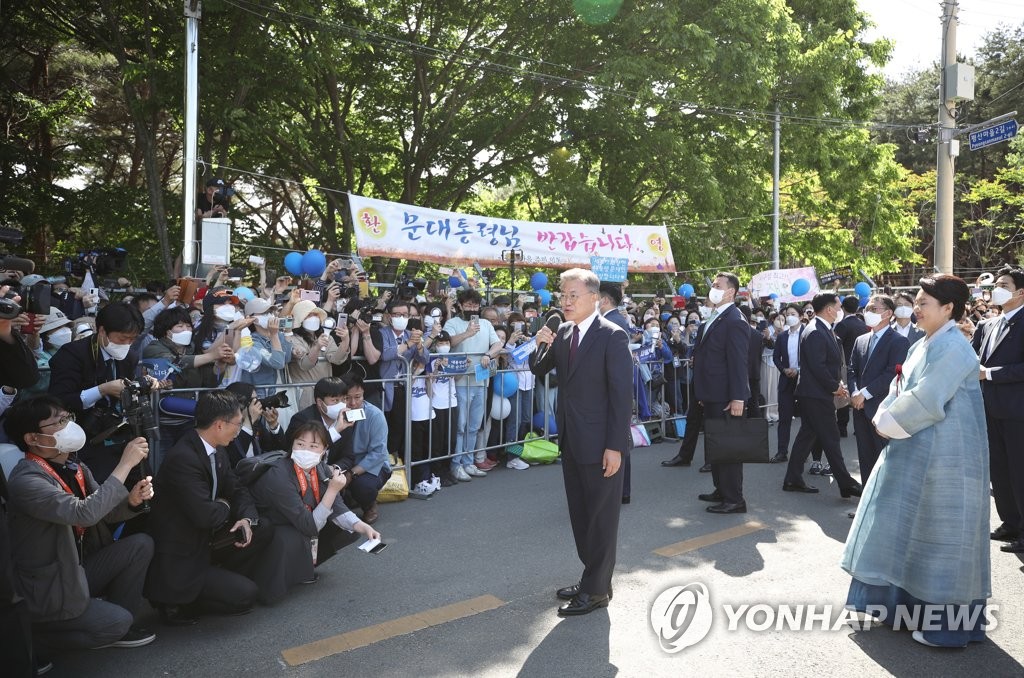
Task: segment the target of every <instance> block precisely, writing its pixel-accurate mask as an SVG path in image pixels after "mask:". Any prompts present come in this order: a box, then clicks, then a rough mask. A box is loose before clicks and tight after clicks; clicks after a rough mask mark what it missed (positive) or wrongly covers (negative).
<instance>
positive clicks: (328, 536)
mask: <svg viewBox="0 0 1024 678" xmlns="http://www.w3.org/2000/svg"><path fill="white" fill-rule="evenodd" d="M330 442H331V439H330V437H329V436H328V435H327V429H326V428H325V427H324V425H323V424H321V423H320V422H318V421H306V422H303V423H300V424H298V425H297V426H295V427H294V428H293V429H292V430H291V431H290V432H289V437H288V441H287V446H286V448H285V449H286V450H287V451H288V456H287V457H284V458H282V459H278V460H277V461H275V462H273V463H272V464H271V465H270V466H269V468H268V469H267V470H266V472H265V473H263V474H262V475H260V476H259V478H257V480H256V481H255V482H254V483H253V484H252V486H251V487H250V488H249V490H250V492H252V496H253V498H254V499H255V500H256V506H257V507H258V508H259V511H260V515H262V516H263V518H264V519H265V520H267V521H269V522H270V523H271V524H273V525H274V544H273V546H271V549H270V551H271V552H272V553H273V554H274V557H275V559H277V560H276V561H271V560H269V559H268V560H265V561H264V562H262V563H261V564H260V567H259V569H258V571H257V572H256V576H255V579H256V583H257V585H259V587H260V591H261V594H262V595H263V597H264V598H265V599H266V600H268V601H275V600H279V599H281V598H283V597H284V595H285V593H287V592H288V589H289V587H291V586H293V585H294V584H312V583H314V582H315V581H316V580H317V578H318V576H317V574H316V572H315V571H314V569H313V568H314V567H316V566H318V565H320V564H321V563H323V562H324V561H326V560H327V559H328V558H330V557H331V556H333V555H334V554H335V553H337V552H338V551H339V550H341V549H342V548H344V547H346V546H348V545H349V544H351V543H352V542H354V541H355V540H356V539H358V535H360V534H361V535H363V536H365V537H366V538H368V539H380V533H379V532H377V531H376V530H374V529H373V528H372V527H370V526H369V525H367V524H366V523H364V522H363V521H361V520H359V518H357V517H356V514H355V513H353V512H352V511H351V510H349V508H348V507H347V506H345V504H344V502H343V501H342V499H341V492H342V490H344V488H345V485H346V484H347V482H348V481H347V479H346V477H345V474H344V473H343V472H342V470H341V469H340V468H338V467H337V466H328V465H327V464H326V463H324V462H325V457H326V453H327V448H328V447H329V446H330Z"/></svg>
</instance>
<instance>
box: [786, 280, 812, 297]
mask: <svg viewBox="0 0 1024 678" xmlns="http://www.w3.org/2000/svg"><path fill="white" fill-rule="evenodd" d="M790 291H791V292H792V293H793V296H794V297H802V296H804V295H805V294H807V293H808V292H810V291H811V283H809V282H807V280H806V279H804V278H797V279H796V280H794V281H793V287H792V288H791V289H790Z"/></svg>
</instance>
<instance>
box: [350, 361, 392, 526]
mask: <svg viewBox="0 0 1024 678" xmlns="http://www.w3.org/2000/svg"><path fill="white" fill-rule="evenodd" d="M342 381H343V382H344V387H343V388H344V393H342V397H343V398H344V402H345V409H346V410H362V411H363V413H364V414H365V415H366V418H365V419H360V420H357V421H356V422H355V426H354V429H353V432H352V451H353V454H354V456H355V462H356V463H355V466H353V467H352V482H351V483H350V485H349V493H350V495H351V497H352V503H349V504H348V505H349V506H354V505H358V506H359V507H360V508H361V509H362V510H363V516H362V517H363V522H364V523H366V524H367V525H373V524H374V523H375V522H377V518H378V517H379V513H378V512H377V494H378V493H379V492H380V488H382V487H384V483H386V482H387V481H388V479H389V478H390V477H391V464H389V463H388V423H387V420H386V419H385V418H384V413H383V412H381V410H380V408H378V407H377V406H376V405H374V404H372V403H369V402H366V401H364V400H363V392H364V390H363V379H362V377H360V376H359V375H357V374H354V373H351V372H350V373H349V374H347V375H345V376H344V377H342Z"/></svg>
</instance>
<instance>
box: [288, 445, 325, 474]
mask: <svg viewBox="0 0 1024 678" xmlns="http://www.w3.org/2000/svg"><path fill="white" fill-rule="evenodd" d="M292 463H293V464H295V465H296V466H298V467H299V468H301V469H302V470H303V471H308V470H309V469H311V468H313V467H314V466H316V465H317V464H319V463H320V453H319V452H314V451H313V450H304V449H302V448H300V447H295V448H292Z"/></svg>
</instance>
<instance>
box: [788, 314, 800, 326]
mask: <svg viewBox="0 0 1024 678" xmlns="http://www.w3.org/2000/svg"><path fill="white" fill-rule="evenodd" d="M799 324H800V316H798V315H787V316H786V325H787V326H788V327H796V326H797V325H799Z"/></svg>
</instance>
